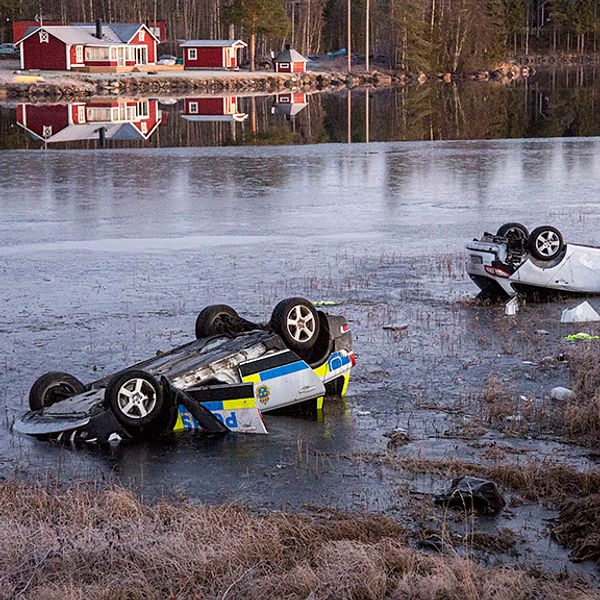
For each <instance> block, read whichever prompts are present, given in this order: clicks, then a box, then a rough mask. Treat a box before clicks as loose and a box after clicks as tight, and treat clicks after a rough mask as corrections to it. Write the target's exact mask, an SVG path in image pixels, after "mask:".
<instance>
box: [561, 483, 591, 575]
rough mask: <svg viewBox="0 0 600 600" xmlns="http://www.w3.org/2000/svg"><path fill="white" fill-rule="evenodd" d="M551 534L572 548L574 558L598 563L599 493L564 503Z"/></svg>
mask: <svg viewBox="0 0 600 600" xmlns="http://www.w3.org/2000/svg"><path fill="white" fill-rule="evenodd" d="M552 535H553V537H554V538H555V539H556V540H557V541H558V542H559V543H560V544H563V545H564V546H567V547H569V548H572V549H573V558H574V559H575V560H595V561H596V562H598V563H600V494H596V495H593V496H587V497H586V498H578V499H575V500H571V501H570V502H566V503H564V505H563V507H562V508H561V511H560V517H559V519H558V523H557V525H555V526H554V527H553V528H552Z"/></svg>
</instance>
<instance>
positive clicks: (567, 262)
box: [467, 223, 600, 298]
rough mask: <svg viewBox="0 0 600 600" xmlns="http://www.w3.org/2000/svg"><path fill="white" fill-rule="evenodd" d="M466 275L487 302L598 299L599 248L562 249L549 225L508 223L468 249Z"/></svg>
mask: <svg viewBox="0 0 600 600" xmlns="http://www.w3.org/2000/svg"><path fill="white" fill-rule="evenodd" d="M467 273H468V274H469V276H470V277H471V279H472V280H473V281H474V282H475V284H477V286H478V287H479V288H480V289H481V291H482V292H483V293H484V294H485V295H486V296H489V297H496V298H510V297H513V296H516V295H517V294H519V293H522V294H525V295H531V294H533V295H548V294H549V293H557V294H561V293H567V294H600V248H597V247H594V246H584V245H581V244H570V243H565V241H564V238H563V236H562V234H561V232H560V231H559V230H558V229H556V228H555V227H551V226H549V225H543V226H542V227H537V228H536V229H534V230H533V231H532V232H531V233H529V232H528V231H527V228H526V227H524V226H523V225H521V224H520V223H506V224H505V225H502V227H500V228H499V229H498V231H497V232H496V234H495V235H494V234H491V233H484V234H483V236H482V237H481V238H480V239H475V240H473V241H472V242H469V243H468V244H467Z"/></svg>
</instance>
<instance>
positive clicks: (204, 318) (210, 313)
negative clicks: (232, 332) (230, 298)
mask: <svg viewBox="0 0 600 600" xmlns="http://www.w3.org/2000/svg"><path fill="white" fill-rule="evenodd" d="M239 319H240V316H239V315H238V314H237V312H236V311H235V310H234V309H233V308H231V306H227V304H213V305H211V306H207V307H206V308H205V309H203V310H202V311H200V314H199V315H198V317H197V318H196V339H198V340H200V339H202V338H205V337H210V336H211V335H218V334H223V333H227V332H228V331H229V329H230V325H231V323H232V321H239Z"/></svg>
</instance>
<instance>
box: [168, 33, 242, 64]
mask: <svg viewBox="0 0 600 600" xmlns="http://www.w3.org/2000/svg"><path fill="white" fill-rule="evenodd" d="M180 46H181V47H182V48H183V65H184V69H237V68H238V63H239V61H238V51H239V50H241V49H242V48H246V47H247V46H248V44H246V42H242V40H187V41H185V42H182V43H181V44H180Z"/></svg>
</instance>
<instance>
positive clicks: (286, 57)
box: [273, 44, 308, 73]
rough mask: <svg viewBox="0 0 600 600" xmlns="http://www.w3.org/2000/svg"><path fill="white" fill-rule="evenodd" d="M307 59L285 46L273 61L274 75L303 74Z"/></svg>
mask: <svg viewBox="0 0 600 600" xmlns="http://www.w3.org/2000/svg"><path fill="white" fill-rule="evenodd" d="M307 62H308V61H307V59H306V58H304V56H302V54H300V52H297V51H296V50H294V49H293V48H290V45H289V44H287V45H286V47H285V50H282V51H281V52H280V53H279V54H278V55H277V56H276V57H275V59H274V60H273V64H274V65H275V72H276V73H304V72H305V71H306V63H307Z"/></svg>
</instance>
